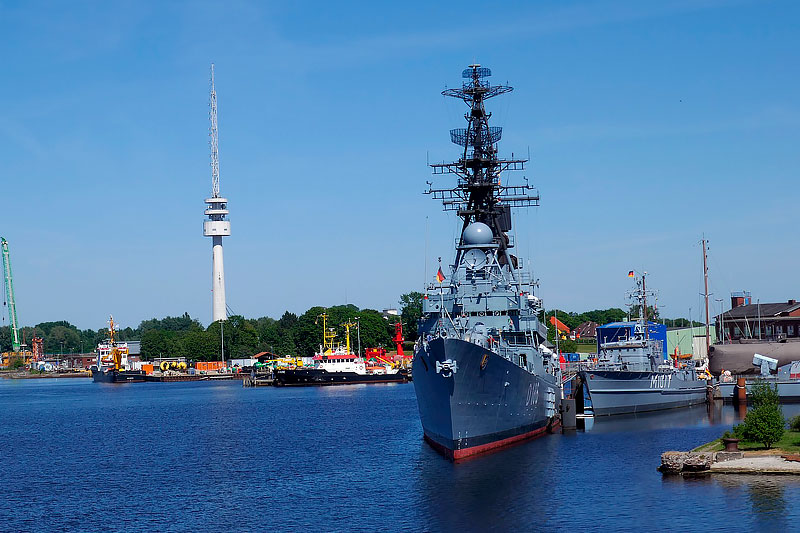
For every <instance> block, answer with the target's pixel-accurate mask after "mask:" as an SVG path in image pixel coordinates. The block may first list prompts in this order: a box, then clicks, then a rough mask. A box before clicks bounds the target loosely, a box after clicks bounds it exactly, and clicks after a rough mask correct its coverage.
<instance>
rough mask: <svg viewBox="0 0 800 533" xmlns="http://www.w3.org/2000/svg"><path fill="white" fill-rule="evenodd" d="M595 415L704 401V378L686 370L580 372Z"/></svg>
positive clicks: (657, 408) (634, 411)
mask: <svg viewBox="0 0 800 533" xmlns="http://www.w3.org/2000/svg"><path fill="white" fill-rule="evenodd" d="M580 376H581V380H582V381H583V383H585V384H586V388H587V389H588V391H589V398H590V399H591V404H592V410H593V412H594V414H595V415H596V416H605V415H621V414H630V413H644V412H648V411H660V410H663V409H675V408H678V407H689V406H691V405H697V404H700V403H704V402H705V401H706V382H705V380H701V379H696V378H694V377H693V374H692V373H691V372H689V371H678V372H674V373H669V372H625V371H614V370H592V371H583V372H580Z"/></svg>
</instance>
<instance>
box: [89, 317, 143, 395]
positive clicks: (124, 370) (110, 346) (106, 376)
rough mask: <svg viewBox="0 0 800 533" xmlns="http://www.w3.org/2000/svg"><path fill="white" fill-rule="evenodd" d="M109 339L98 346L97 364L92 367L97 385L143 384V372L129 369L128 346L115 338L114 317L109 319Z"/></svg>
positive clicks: (93, 377)
mask: <svg viewBox="0 0 800 533" xmlns="http://www.w3.org/2000/svg"><path fill="white" fill-rule="evenodd" d="M108 323H109V327H108V332H109V338H108V339H107V340H105V341H104V342H101V343H100V344H98V345H97V364H95V365H93V366H92V379H93V380H94V382H95V383H142V382H144V380H145V372H144V371H143V370H129V369H128V344H127V343H124V342H121V343H120V342H117V340H116V339H115V338H114V330H115V324H114V317H113V316H112V317H109V321H108Z"/></svg>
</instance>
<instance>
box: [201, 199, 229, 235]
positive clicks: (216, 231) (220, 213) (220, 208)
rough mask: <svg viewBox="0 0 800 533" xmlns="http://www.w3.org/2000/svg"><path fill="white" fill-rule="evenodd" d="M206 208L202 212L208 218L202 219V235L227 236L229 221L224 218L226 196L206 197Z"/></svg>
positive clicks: (226, 208) (226, 211)
mask: <svg viewBox="0 0 800 533" xmlns="http://www.w3.org/2000/svg"><path fill="white" fill-rule="evenodd" d="M205 203H206V204H207V205H206V210H205V211H204V214H205V215H206V216H208V220H204V221H203V235H205V236H206V237H216V236H220V237H229V236H230V234H231V221H230V220H226V219H225V217H227V216H228V199H227V198H221V197H216V198H206V200H205Z"/></svg>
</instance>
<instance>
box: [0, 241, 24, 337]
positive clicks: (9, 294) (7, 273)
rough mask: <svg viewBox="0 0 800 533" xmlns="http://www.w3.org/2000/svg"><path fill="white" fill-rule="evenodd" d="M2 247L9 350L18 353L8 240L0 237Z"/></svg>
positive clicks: (15, 309)
mask: <svg viewBox="0 0 800 533" xmlns="http://www.w3.org/2000/svg"><path fill="white" fill-rule="evenodd" d="M0 244H1V245H2V248H3V278H4V280H5V286H6V301H5V304H6V305H7V306H8V320H9V323H10V326H11V346H12V348H11V351H12V352H15V353H19V351H20V349H21V348H22V344H21V343H20V342H19V325H18V323H17V304H16V303H15V302H14V279H13V277H12V276H11V258H10V257H9V254H8V241H6V240H5V239H4V238H2V237H0Z"/></svg>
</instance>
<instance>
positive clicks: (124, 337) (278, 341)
mask: <svg viewBox="0 0 800 533" xmlns="http://www.w3.org/2000/svg"><path fill="white" fill-rule="evenodd" d="M399 304H400V315H399V316H394V315H389V316H387V317H384V316H383V314H382V313H381V312H379V311H376V310H374V309H359V308H358V307H357V306H355V305H353V304H348V305H338V306H334V307H328V308H325V307H320V306H316V307H312V308H311V309H309V310H307V311H306V312H305V313H303V314H301V315H299V316H298V315H296V314H294V313H292V312H289V311H286V312H285V313H283V315H281V317H280V318H278V319H274V318H270V317H261V318H245V317H243V316H241V315H234V316H230V317H228V320H226V321H225V322H224V323H220V322H214V323H212V324H210V325H209V326H208V327H203V325H202V324H201V323H200V321H199V320H197V319H196V318H192V317H191V316H190V315H189V314H188V313H184V314H183V315H182V316H175V317H172V316H168V317H165V318H161V319H158V318H153V319H149V320H143V321H142V322H141V323H140V324H139V325H138V326H137V327H136V328H130V327H127V328H123V329H120V330H119V331H117V334H116V337H117V339H118V340H120V341H132V340H139V341H141V346H142V358H143V359H154V358H158V357H186V358H187V359H191V360H197V361H210V360H216V359H219V358H220V355H221V350H222V346H223V342H222V341H223V337H224V350H225V358H226V359H231V358H244V357H250V356H252V355H254V354H256V353H259V352H269V353H272V354H276V355H279V356H311V355H313V354H314V353H315V352H316V351H318V350H319V345H320V344H322V321H321V319H320V315H322V314H323V313H326V314H327V315H328V319H327V321H328V326H329V327H332V328H334V329H335V330H336V332H337V337H336V342H341V343H344V342H345V328H344V327H343V324H344V323H345V322H356V320H357V321H358V322H359V323H360V334H361V348H362V353H363V351H364V350H365V349H366V348H375V347H384V348H386V349H388V350H392V349H394V344H393V342H392V338H393V336H394V331H395V324H396V323H397V322H402V324H403V335H404V337H405V339H406V341H407V342H413V341H415V340H416V339H417V321H418V320H419V318H420V317H421V316H422V293H420V292H409V293H406V294H403V295H402V296H400V300H399ZM554 315H556V316H557V317H558V319H559V320H560V321H561V322H563V323H564V324H565V325H566V326H567V327H569V328H570V329H575V328H576V327H577V326H579V325H580V324H582V323H583V322H596V323H598V324H601V325H602V324H607V323H610V322H619V321H623V320H626V318H627V317H628V315H627V313H626V312H625V311H624V310H622V309H619V308H616V307H614V308H609V309H595V310H593V311H586V312H583V313H575V312H568V311H562V310H558V309H553V310H549V311H547V313H546V314H544V313H543V314H542V315H540V317H539V318H540V320H543V321H544V323H545V324H547V327H548V333H549V334H548V339H549V340H550V341H551V342H553V341H554V340H555V328H554V327H553V326H552V324H550V317H552V316H554ZM648 315H649V316H650V317H655V318H656V319H657V320H660V321H661V322H662V323H664V324H665V325H667V327H675V326H688V325H689V324H690V322H689V320H687V319H685V318H677V319H659V318H658V315H657V312H656V310H655V309H653V310H652V311H651V312H649V313H648ZM691 323H692V324H693V325H700V323H698V322H691ZM34 336H37V337H41V338H42V339H43V340H44V352H45V353H46V354H53V355H55V354H62V353H63V354H69V353H89V352H93V351H94V349H95V347H96V346H97V344H98V343H100V342H102V341H103V340H104V339H107V338H108V329H107V328H101V329H99V330H97V331H95V330H91V329H86V330H81V329H78V328H77V327H75V326H74V325H72V324H70V323H69V322H67V321H64V320H61V321H56V322H42V323H41V324H37V325H36V326H33V327H24V328H22V329H21V330H20V337H21V340H23V341H24V342H25V343H27V344H28V345H30V344H31V339H32V338H33V337H34ZM11 344H12V343H11V330H10V328H9V327H8V326H3V327H0V351H3V352H5V351H10V350H11ZM351 344H352V346H351V347H352V349H353V350H354V351H355V350H356V349H357V348H358V346H357V344H358V331H357V329H356V328H352V329H351ZM560 347H561V348H562V349H563V351H574V348H575V347H574V342H572V341H569V339H566V340H563V339H562V345H561V346H560Z"/></svg>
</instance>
